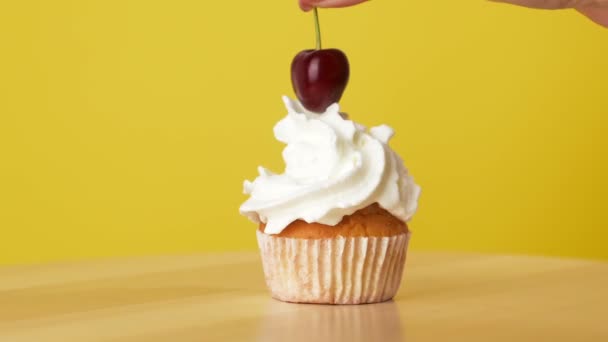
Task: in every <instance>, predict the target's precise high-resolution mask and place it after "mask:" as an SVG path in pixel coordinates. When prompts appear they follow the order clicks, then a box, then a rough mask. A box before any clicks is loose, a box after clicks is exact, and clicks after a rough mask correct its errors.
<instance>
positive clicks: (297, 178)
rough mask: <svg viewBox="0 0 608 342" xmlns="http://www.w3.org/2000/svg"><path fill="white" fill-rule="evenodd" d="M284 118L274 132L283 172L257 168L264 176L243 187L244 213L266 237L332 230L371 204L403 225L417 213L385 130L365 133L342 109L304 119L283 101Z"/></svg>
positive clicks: (410, 183)
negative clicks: (298, 224)
mask: <svg viewBox="0 0 608 342" xmlns="http://www.w3.org/2000/svg"><path fill="white" fill-rule="evenodd" d="M283 101H284V102H285V106H286V107H287V111H288V113H287V116H286V117H285V118H283V119H282V120H281V121H279V122H278V123H277V124H276V125H275V127H274V134H275V136H276V138H277V139H278V140H279V141H281V142H283V143H285V144H286V145H287V146H286V147H285V149H284V150H283V160H284V161H285V171H284V173H282V174H274V173H272V172H270V171H269V170H267V169H265V168H263V167H259V168H258V173H259V176H258V177H257V178H256V179H255V180H254V181H253V182H250V181H245V182H244V186H243V188H244V193H245V194H248V195H250V198H249V199H248V200H247V201H246V202H245V203H243V205H242V206H241V208H240V212H241V213H242V214H243V215H245V216H247V217H249V218H250V219H251V220H252V221H254V222H256V223H260V222H264V223H266V228H265V230H264V231H265V232H266V233H268V234H278V233H280V232H281V231H282V230H283V229H284V228H285V227H286V226H287V225H288V224H290V223H291V222H293V221H295V220H298V219H302V220H304V221H306V222H318V223H323V224H327V225H335V224H337V223H339V222H340V221H341V220H342V218H343V217H344V216H346V215H350V214H352V213H354V212H355V211H357V210H359V209H362V208H365V207H367V206H368V205H371V204H373V203H376V202H377V203H378V204H379V205H380V206H382V207H383V208H385V209H386V210H388V211H389V212H390V213H391V214H393V215H394V216H396V217H398V218H400V219H401V220H403V221H408V220H409V219H410V218H411V217H412V215H413V214H414V212H415V211H416V207H417V202H418V196H419V194H420V187H419V186H418V185H416V184H415V183H414V180H413V179H412V177H411V176H410V175H409V174H408V172H407V169H406V168H405V166H404V165H403V162H402V160H401V159H400V158H399V156H398V155H397V154H396V153H395V152H394V151H393V150H392V149H391V148H390V147H389V146H388V141H389V140H390V138H391V137H392V136H393V134H394V131H393V129H392V128H390V127H389V126H387V125H381V126H377V127H373V128H371V129H370V130H369V133H368V132H367V131H366V128H365V127H364V126H362V125H359V124H357V123H355V122H353V121H351V120H348V119H346V118H344V117H343V115H342V114H340V107H339V106H338V104H337V103H335V104H333V105H331V106H329V107H328V108H327V110H326V111H325V113H322V114H317V113H312V112H309V111H307V110H306V109H305V108H303V106H302V105H301V104H300V103H299V102H297V101H293V100H291V99H289V98H288V97H286V96H284V97H283Z"/></svg>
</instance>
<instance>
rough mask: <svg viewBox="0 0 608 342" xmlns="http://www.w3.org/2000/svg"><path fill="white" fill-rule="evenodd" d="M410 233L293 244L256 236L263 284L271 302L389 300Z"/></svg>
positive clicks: (399, 275) (400, 272)
mask: <svg viewBox="0 0 608 342" xmlns="http://www.w3.org/2000/svg"><path fill="white" fill-rule="evenodd" d="M410 235H411V233H407V234H400V235H395V236H391V237H341V236H339V237H336V238H330V239H296V238H284V237H276V236H272V235H268V234H265V233H262V232H260V231H257V237H258V245H259V247H260V251H261V254H262V265H263V267H264V275H265V277H266V284H267V285H268V288H269V289H270V292H271V293H272V296H273V297H274V298H276V299H279V300H282V301H286V302H297V303H325V304H362V303H376V302H382V301H386V300H389V299H391V298H393V297H394V296H395V294H396V293H397V290H398V289H399V285H400V283H401V278H402V275H403V268H404V265H405V257H406V253H407V246H408V242H409V239H410Z"/></svg>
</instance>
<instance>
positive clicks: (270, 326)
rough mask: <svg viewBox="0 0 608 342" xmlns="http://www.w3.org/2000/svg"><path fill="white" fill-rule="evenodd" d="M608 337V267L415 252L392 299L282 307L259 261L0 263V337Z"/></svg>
mask: <svg viewBox="0 0 608 342" xmlns="http://www.w3.org/2000/svg"><path fill="white" fill-rule="evenodd" d="M405 340H407V341H511V342H512V341H608V263H605V262H599V261H583V260H569V259H553V258H542V257H523V256H490V255H472V254H453V253H452V254H450V253H413V252H412V253H410V254H409V255H408V261H407V266H406V274H405V279H404V283H402V286H401V289H400V292H399V294H398V295H397V297H396V298H395V300H394V301H390V302H386V303H381V304H372V305H358V306H329V305H305V304H287V303H281V302H278V301H275V300H273V299H271V298H270V297H269V295H268V293H267V291H266V288H265V284H264V279H263V276H262V270H261V265H260V261H259V258H258V255H257V254H254V253H239V254H234V253H233V254H210V255H196V256H171V257H142V258H130V259H114V260H104V261H87V262H73V263H62V264H51V265H33V266H4V267H0V341H2V342H5V341H6V342H18V341H37V342H38V341H40V342H42V341H119V342H126V341H172V342H178V341H180V342H181V341H286V342H287V341H289V342H290V341H307V342H313V341H314V342H316V341H332V342H334V341H349V342H350V341H389V342H390V341H405Z"/></svg>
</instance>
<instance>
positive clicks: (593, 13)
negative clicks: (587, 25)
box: [576, 7, 608, 28]
mask: <svg viewBox="0 0 608 342" xmlns="http://www.w3.org/2000/svg"><path fill="white" fill-rule="evenodd" d="M576 10H577V11H579V12H581V13H582V14H584V15H585V16H587V18H589V19H591V20H592V21H593V22H595V23H596V24H600V25H602V26H604V27H607V28H608V8H593V7H583V8H577V9H576Z"/></svg>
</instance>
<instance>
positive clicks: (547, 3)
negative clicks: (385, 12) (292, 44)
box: [299, 0, 608, 27]
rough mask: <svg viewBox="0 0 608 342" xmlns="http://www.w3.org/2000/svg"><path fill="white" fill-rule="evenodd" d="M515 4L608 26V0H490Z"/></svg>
mask: <svg viewBox="0 0 608 342" xmlns="http://www.w3.org/2000/svg"><path fill="white" fill-rule="evenodd" d="M365 1H368V0H299V2H300V8H302V10H304V11H310V10H311V9H312V8H313V7H347V6H352V5H356V4H359V3H362V2H365ZM490 1H495V2H504V3H509V4H513V5H519V6H525V7H531V8H541V9H565V8H573V9H576V10H577V11H579V12H580V13H582V14H584V15H586V16H587V17H588V18H589V19H591V20H593V21H594V22H596V23H597V24H599V25H602V26H604V27H608V0H490Z"/></svg>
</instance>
